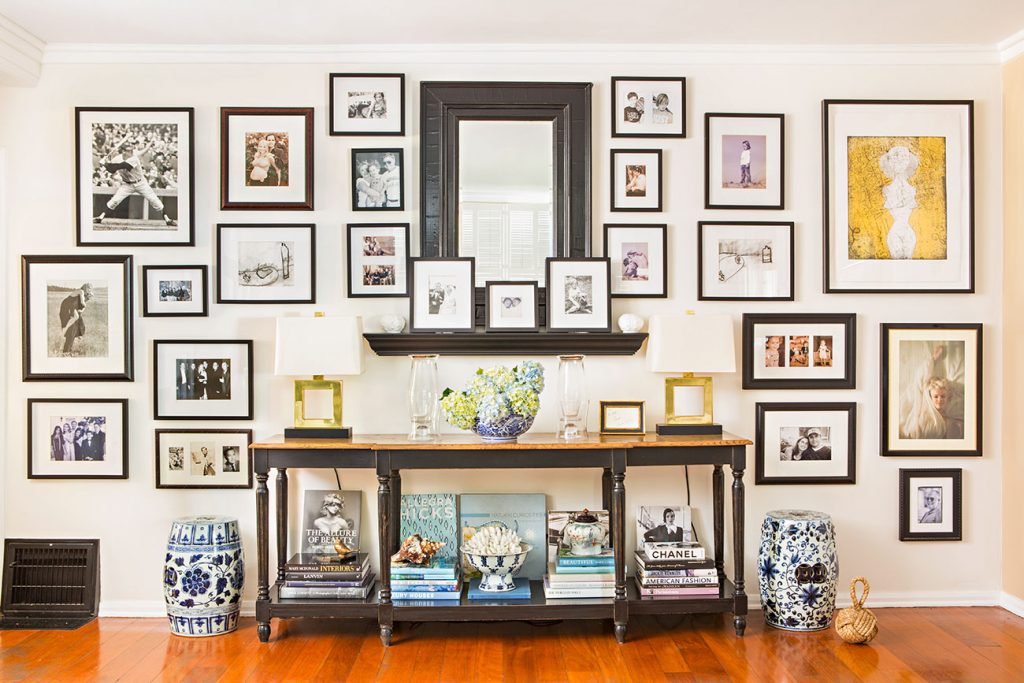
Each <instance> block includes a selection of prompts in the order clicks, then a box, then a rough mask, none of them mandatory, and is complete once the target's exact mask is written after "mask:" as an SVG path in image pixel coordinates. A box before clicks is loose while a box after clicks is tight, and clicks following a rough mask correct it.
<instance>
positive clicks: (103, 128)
mask: <svg viewBox="0 0 1024 683" xmlns="http://www.w3.org/2000/svg"><path fill="white" fill-rule="evenodd" d="M194 120H195V110H194V109H192V108H191V107H179V108H173V107H166V108H141V107H76V108H75V173H76V189H77V202H76V204H77V214H78V231H77V234H76V240H75V244H76V245H78V246H80V247H90V246H102V245H107V244H117V245H121V246H133V247H145V246H153V245H160V246H164V247H190V246H193V245H194V244H195V199H194V197H195V133H194V131H193V122H194Z"/></svg>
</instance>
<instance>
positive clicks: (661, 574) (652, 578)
mask: <svg viewBox="0 0 1024 683" xmlns="http://www.w3.org/2000/svg"><path fill="white" fill-rule="evenodd" d="M644 545H645V546H646V547H645V548H644V549H643V550H637V551H636V576H635V577H634V578H635V579H636V583H637V590H638V591H639V593H640V597H641V598H684V597H694V596H708V595H711V596H716V595H718V571H717V570H716V569H715V563H714V561H713V560H711V559H710V558H708V557H706V556H705V552H704V548H703V547H702V546H700V545H697V544H696V543H690V544H686V545H683V544H676V545H674V546H672V547H669V546H668V544H665V543H645V544H644Z"/></svg>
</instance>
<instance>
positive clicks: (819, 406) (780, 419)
mask: <svg viewBox="0 0 1024 683" xmlns="http://www.w3.org/2000/svg"><path fill="white" fill-rule="evenodd" d="M755 410H756V426H755V430H756V433H757V437H756V442H755V463H754V474H755V483H757V484H855V483H856V480H857V476H856V475H857V467H856V460H857V448H856V446H857V438H856V434H857V404H855V403H758V404H756V406H755Z"/></svg>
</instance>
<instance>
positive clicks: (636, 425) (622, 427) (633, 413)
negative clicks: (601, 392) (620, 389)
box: [600, 401, 644, 434]
mask: <svg viewBox="0 0 1024 683" xmlns="http://www.w3.org/2000/svg"><path fill="white" fill-rule="evenodd" d="M600 405H601V420H600V431H601V433H602V434H643V433H644V402H643V401H601V403H600Z"/></svg>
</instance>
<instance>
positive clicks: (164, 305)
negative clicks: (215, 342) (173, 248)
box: [142, 266, 209, 318]
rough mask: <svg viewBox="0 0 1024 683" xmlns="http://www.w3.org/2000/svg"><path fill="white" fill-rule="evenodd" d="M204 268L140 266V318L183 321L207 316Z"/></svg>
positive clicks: (206, 275) (207, 286)
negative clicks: (187, 318) (183, 319)
mask: <svg viewBox="0 0 1024 683" xmlns="http://www.w3.org/2000/svg"><path fill="white" fill-rule="evenodd" d="M208 271H209V269H208V268H207V267H206V266H142V315H143V317H146V318H160V317H162V318H184V317H200V318H204V317H206V316H207V315H209V306H208V305H207V301H208V299H209V293H208V290H209V284H208V281H209V276H208Z"/></svg>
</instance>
